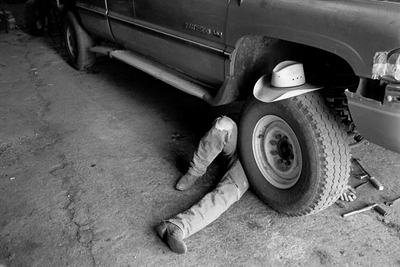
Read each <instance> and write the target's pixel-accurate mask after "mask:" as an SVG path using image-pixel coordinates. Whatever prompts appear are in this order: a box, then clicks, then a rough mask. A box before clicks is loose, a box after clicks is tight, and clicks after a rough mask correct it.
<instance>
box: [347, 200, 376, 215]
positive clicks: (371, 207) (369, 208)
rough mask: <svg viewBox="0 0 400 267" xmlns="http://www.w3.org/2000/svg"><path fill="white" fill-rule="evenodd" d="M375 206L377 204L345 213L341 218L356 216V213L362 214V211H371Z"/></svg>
mask: <svg viewBox="0 0 400 267" xmlns="http://www.w3.org/2000/svg"><path fill="white" fill-rule="evenodd" d="M376 206H378V203H374V204H371V205H369V206H366V207H365V208H362V209H358V210H354V211H351V212H348V213H345V214H343V215H342V216H343V217H349V216H351V215H354V214H357V213H361V212H364V211H368V210H371V209H373V208H375V207H376Z"/></svg>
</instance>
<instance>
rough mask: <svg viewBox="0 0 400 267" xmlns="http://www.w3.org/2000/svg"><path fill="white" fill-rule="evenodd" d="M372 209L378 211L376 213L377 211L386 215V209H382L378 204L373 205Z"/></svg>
mask: <svg viewBox="0 0 400 267" xmlns="http://www.w3.org/2000/svg"><path fill="white" fill-rule="evenodd" d="M374 210H375V211H376V212H378V213H379V214H380V215H382V216H386V215H387V212H386V210H384V209H382V208H381V207H379V206H375V207H374Z"/></svg>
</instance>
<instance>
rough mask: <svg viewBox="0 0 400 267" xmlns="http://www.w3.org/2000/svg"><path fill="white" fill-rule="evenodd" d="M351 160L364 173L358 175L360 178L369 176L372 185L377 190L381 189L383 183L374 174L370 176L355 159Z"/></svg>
mask: <svg viewBox="0 0 400 267" xmlns="http://www.w3.org/2000/svg"><path fill="white" fill-rule="evenodd" d="M352 161H353V162H354V163H356V164H357V166H358V167H359V168H360V169H361V170H362V171H363V172H364V173H365V175H362V176H360V179H363V178H365V177H368V178H369V181H370V182H371V183H372V185H373V186H374V187H375V188H376V189H378V190H383V185H382V184H381V182H379V181H378V180H377V179H376V178H375V177H374V176H371V175H370V174H369V173H368V172H367V171H366V170H365V169H364V167H363V166H362V165H361V164H360V162H358V160H357V159H355V158H353V159H352Z"/></svg>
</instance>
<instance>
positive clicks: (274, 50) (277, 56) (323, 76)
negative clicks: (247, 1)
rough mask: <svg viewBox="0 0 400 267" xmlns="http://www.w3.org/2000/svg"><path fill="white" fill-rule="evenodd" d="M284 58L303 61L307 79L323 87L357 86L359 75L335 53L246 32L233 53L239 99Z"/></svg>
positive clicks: (249, 91)
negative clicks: (250, 34)
mask: <svg viewBox="0 0 400 267" xmlns="http://www.w3.org/2000/svg"><path fill="white" fill-rule="evenodd" d="M284 60H295V61H298V62H301V63H303V65H304V70H305V74H306V77H307V79H308V80H315V81H316V82H318V83H322V84H324V85H325V88H324V89H323V90H329V91H331V93H332V91H333V92H339V91H341V93H343V92H344V90H345V89H347V88H348V89H349V90H351V91H355V90H356V89H357V85H358V81H359V78H358V77H357V76H356V75H355V74H354V71H353V70H352V68H351V67H350V65H349V64H348V63H347V62H346V61H345V60H344V59H343V58H341V57H339V56H337V55H335V54H333V53H330V52H327V51H324V50H321V49H318V48H314V47H309V46H305V45H300V44H296V43H292V42H288V41H284V40H279V39H275V38H269V37H265V36H245V37H243V38H241V39H240V40H239V41H238V43H237V45H236V49H235V51H234V52H233V54H232V57H231V65H230V73H229V75H230V76H231V77H235V78H236V79H237V80H238V82H237V86H238V88H237V90H238V91H239V93H238V100H245V99H247V97H248V96H249V94H251V93H252V91H253V87H254V84H255V83H256V82H257V80H258V79H259V78H260V77H261V76H262V75H264V74H270V73H272V69H273V68H274V67H275V66H276V65H277V64H278V63H280V62H282V61H284Z"/></svg>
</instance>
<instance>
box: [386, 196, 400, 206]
mask: <svg viewBox="0 0 400 267" xmlns="http://www.w3.org/2000/svg"><path fill="white" fill-rule="evenodd" d="M399 199H400V197H398V198H395V199H393V200H392V201H386V202H385V205H387V206H389V207H391V206H393V205H394V203H395V202H397V201H398V200H399Z"/></svg>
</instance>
